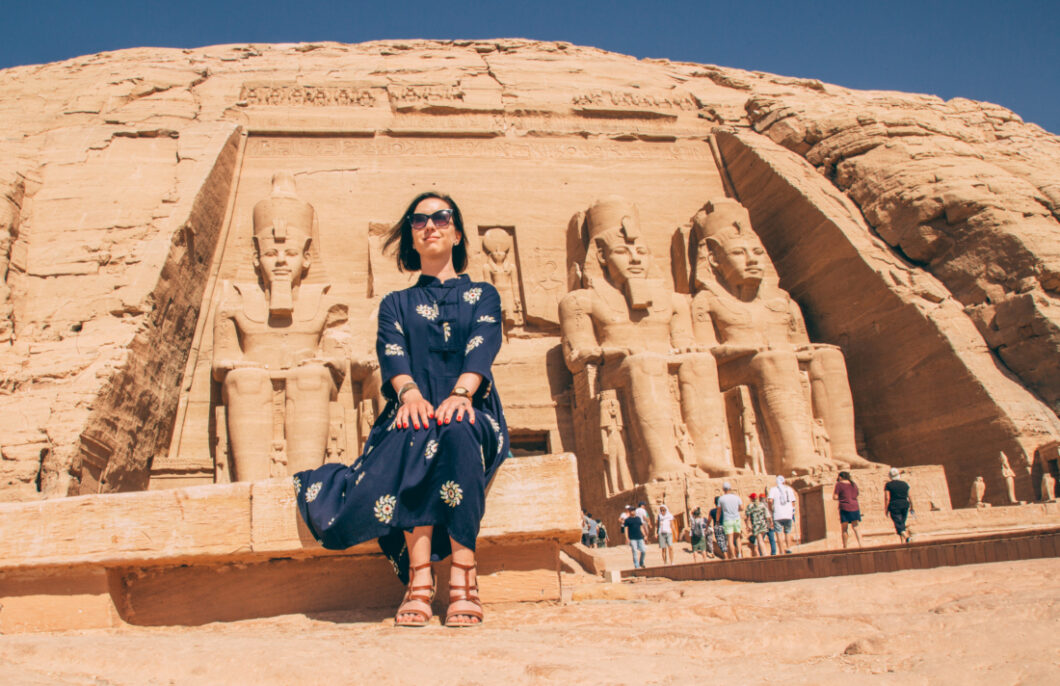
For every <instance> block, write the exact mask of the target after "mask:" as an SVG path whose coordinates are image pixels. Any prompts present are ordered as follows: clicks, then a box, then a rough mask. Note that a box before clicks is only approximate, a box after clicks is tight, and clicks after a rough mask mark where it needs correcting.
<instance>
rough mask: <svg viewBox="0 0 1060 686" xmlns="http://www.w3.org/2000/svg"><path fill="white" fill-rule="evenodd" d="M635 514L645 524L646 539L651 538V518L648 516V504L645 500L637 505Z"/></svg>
mask: <svg viewBox="0 0 1060 686" xmlns="http://www.w3.org/2000/svg"><path fill="white" fill-rule="evenodd" d="M633 514H635V515H637V516H638V517H640V521H642V522H644V537H645V538H648V537H650V536H651V517H649V516H648V503H646V502H644V501H643V500H642V501H640V502H639V503H638V504H637V509H636V510H634V511H633Z"/></svg>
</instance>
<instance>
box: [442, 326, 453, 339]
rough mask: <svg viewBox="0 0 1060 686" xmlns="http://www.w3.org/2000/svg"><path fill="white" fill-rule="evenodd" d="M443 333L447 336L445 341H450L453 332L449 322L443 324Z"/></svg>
mask: <svg viewBox="0 0 1060 686" xmlns="http://www.w3.org/2000/svg"><path fill="white" fill-rule="evenodd" d="M442 333H443V334H444V335H445V340H446V341H448V340H449V337H450V336H451V335H453V330H452V329H451V328H450V326H449V322H442Z"/></svg>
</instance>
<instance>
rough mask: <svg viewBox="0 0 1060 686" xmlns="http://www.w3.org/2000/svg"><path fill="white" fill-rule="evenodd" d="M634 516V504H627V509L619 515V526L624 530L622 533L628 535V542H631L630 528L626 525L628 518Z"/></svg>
mask: <svg viewBox="0 0 1060 686" xmlns="http://www.w3.org/2000/svg"><path fill="white" fill-rule="evenodd" d="M632 516H633V506H632V505H626V509H625V510H623V511H622V514H620V515H618V528H619V530H621V531H622V534H623V535H624V536H625V537H626V543H629V530H628V529H626V527H625V526H624V525H625V523H626V520H627V519H629V518H630V517H632Z"/></svg>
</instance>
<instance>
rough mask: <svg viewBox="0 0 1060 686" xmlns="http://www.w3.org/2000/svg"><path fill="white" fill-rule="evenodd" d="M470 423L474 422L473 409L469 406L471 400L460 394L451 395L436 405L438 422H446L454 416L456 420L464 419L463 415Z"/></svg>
mask: <svg viewBox="0 0 1060 686" xmlns="http://www.w3.org/2000/svg"><path fill="white" fill-rule="evenodd" d="M465 414H466V415H467V417H468V420H470V422H471V423H472V424H474V423H475V409H474V408H473V407H471V400H470V399H469V398H466V397H464V396H460V395H451V396H449V397H448V398H446V399H445V400H443V401H442V402H441V404H440V405H438V412H437V415H438V424H439V425H441V424H448V423H449V422H450V421H452V420H453V419H454V418H455V419H456V421H458V422H462V421H464V415H465Z"/></svg>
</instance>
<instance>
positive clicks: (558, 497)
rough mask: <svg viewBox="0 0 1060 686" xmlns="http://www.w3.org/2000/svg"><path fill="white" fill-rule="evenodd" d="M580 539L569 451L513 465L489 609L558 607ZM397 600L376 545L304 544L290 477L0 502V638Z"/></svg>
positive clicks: (487, 576)
mask: <svg viewBox="0 0 1060 686" xmlns="http://www.w3.org/2000/svg"><path fill="white" fill-rule="evenodd" d="M529 503H532V504H533V507H528V506H527V505H528V504H529ZM580 535H581V513H580V510H579V505H578V480H577V466H576V462H575V458H574V455H573V454H571V453H562V454H555V455H543V456H532V457H519V458H512V459H509V460H508V461H506V462H505V463H504V465H503V466H502V468H501V469H500V470H499V471H498V473H497V476H496V478H495V479H494V481H493V484H492V485H491V487H490V490H489V492H488V493H487V498H486V512H485V516H484V518H483V521H482V529H481V533H480V536H479V543H478V552H479V555H478V561H479V569H480V586H481V589H482V595H483V597H484V599H486V600H487V601H489V602H501V601H537V600H558V599H559V598H560V596H561V593H560V587H559V580H560V576H559V557H558V556H559V549H560V547H561V546H562V545H564V544H567V543H572V542H574V541H577V540H578V538H579V537H580ZM437 569H438V574H439V577H440V580H444V579H445V578H447V566H446V565H439V566H438V567H437ZM402 592H403V588H402V586H401V585H400V583H399V582H398V581H397V579H396V577H395V575H394V573H393V570H392V569H391V568H390V564H389V563H388V562H387V560H386V559H385V558H384V557H383V556H382V555H381V554H380V553H379V548H378V546H377V545H376V544H375V542H368V543H364V544H362V545H359V546H356V547H354V548H351V549H349V550H345V551H330V550H325V549H324V548H322V547H321V546H320V545H319V544H318V543H317V542H316V541H315V540H313V538H312V536H311V535H310V534H309V532H308V530H307V529H306V528H305V525H304V524H303V523H302V522H301V519H300V517H299V515H298V513H297V510H296V509H295V501H294V491H293V489H292V487H291V483H290V480H289V479H273V480H269V481H260V482H255V483H232V484H217V485H211V486H194V487H188V488H181V489H171V490H161V491H141V492H135V493H120V494H112V495H90V496H78V497H73V498H60V499H54V500H44V501H39V502H31V503H10V504H0V632H2V633H12V632H18V631H51V630H65V629H82V628H91V627H106V626H118V625H120V624H122V623H123V622H125V623H132V624H150V625H160V624H201V623H205V622H211V621H226V620H235V619H247V618H252V617H262V616H272V615H277V614H287V613H294V612H321V611H329V610H338V609H350V608H356V607H382V606H389V605H394V604H396V603H397V602H398V601H399V600H400V597H401V594H402ZM438 595H439V597H440V598H441V599H444V598H446V597H447V593H446V588H445V584H444V583H442V584H441V585H440V587H439V594H438Z"/></svg>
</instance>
